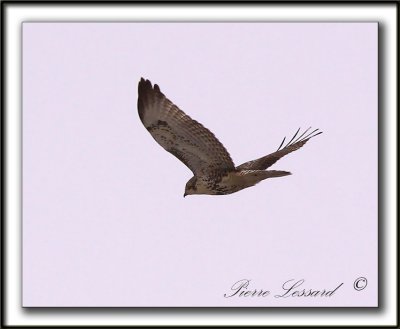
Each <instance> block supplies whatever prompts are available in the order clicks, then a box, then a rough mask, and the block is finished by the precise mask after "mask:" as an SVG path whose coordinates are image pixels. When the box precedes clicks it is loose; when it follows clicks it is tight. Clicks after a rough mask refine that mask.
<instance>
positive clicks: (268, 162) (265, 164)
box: [236, 128, 322, 170]
mask: <svg viewBox="0 0 400 329" xmlns="http://www.w3.org/2000/svg"><path fill="white" fill-rule="evenodd" d="M310 129H311V128H308V129H307V130H306V131H305V132H304V133H302V134H301V135H300V136H299V137H297V135H298V133H299V131H300V128H299V130H297V132H296V134H295V135H294V136H293V137H292V139H291V140H290V142H289V143H287V144H286V145H285V146H284V147H283V148H282V146H283V143H284V142H285V139H286V137H285V138H284V139H283V141H282V143H281V145H280V146H279V148H278V150H277V151H276V152H274V153H271V154H268V155H266V156H264V157H262V158H259V159H256V160H252V161H248V162H245V163H243V164H241V165H240V166H237V167H236V169H237V170H265V169H267V168H269V167H270V166H272V165H273V164H274V163H275V162H276V161H278V160H279V159H280V158H282V157H284V156H285V155H287V154H289V153H291V152H293V151H296V150H298V149H299V148H300V147H302V146H303V145H304V144H305V143H307V142H308V141H309V140H310V139H311V138H313V137H315V136H317V135H319V134H322V131H318V129H315V130H313V131H312V132H311V133H308V132H309V130H310ZM296 137H297V138H296Z"/></svg>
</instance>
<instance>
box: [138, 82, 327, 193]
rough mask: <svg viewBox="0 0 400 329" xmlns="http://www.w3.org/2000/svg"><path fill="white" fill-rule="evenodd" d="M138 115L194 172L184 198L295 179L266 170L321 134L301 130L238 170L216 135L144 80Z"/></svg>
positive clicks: (139, 93) (316, 131) (140, 83)
mask: <svg viewBox="0 0 400 329" xmlns="http://www.w3.org/2000/svg"><path fill="white" fill-rule="evenodd" d="M138 95H139V97H138V112H139V117H140V120H141V121H142V123H143V125H144V126H145V127H146V129H147V130H148V131H149V133H150V134H151V135H152V136H153V138H154V139H155V140H156V142H157V143H158V144H160V145H161V146H162V147H163V148H164V149H165V150H166V151H168V152H170V153H172V154H173V155H174V156H176V157H177V158H178V159H179V160H181V161H182V162H183V163H184V164H185V165H186V166H187V167H189V169H190V170H191V171H192V172H193V177H192V178H191V179H189V181H188V182H187V183H186V187H185V193H184V195H183V196H184V197H185V196H186V195H190V194H209V195H223V194H231V193H234V192H237V191H240V190H243V189H245V188H247V187H250V186H254V185H256V184H257V183H259V182H261V181H262V180H264V179H267V178H272V177H282V176H287V175H291V173H290V172H288V171H282V170H266V169H267V168H269V167H270V166H272V165H273V164H274V163H275V162H277V161H278V160H279V159H280V158H282V157H283V156H285V155H286V154H289V153H291V152H293V151H296V150H298V149H299V148H300V147H302V146H303V145H304V144H305V143H307V141H309V140H310V139H311V138H313V137H315V136H317V135H319V134H321V133H322V132H321V131H318V130H319V129H315V130H312V131H311V132H309V131H310V129H311V127H310V128H308V129H307V130H306V131H304V132H303V133H302V134H300V135H299V132H300V128H299V129H298V130H297V132H296V133H295V135H294V136H293V137H292V139H291V140H290V141H289V142H288V143H287V144H286V145H285V146H284V142H285V139H286V137H285V138H284V139H283V141H282V143H281V144H280V146H279V148H278V149H277V151H275V152H273V153H271V154H268V155H266V156H264V157H261V158H259V159H256V160H252V161H248V162H245V163H243V164H241V165H240V166H237V167H235V165H234V163H233V161H232V159H231V157H230V155H229V153H228V151H227V150H226V149H225V147H224V146H223V145H222V144H221V142H220V141H219V140H218V139H217V138H216V137H215V136H214V134H213V133H212V132H211V131H210V130H208V129H207V128H205V127H204V126H203V125H202V124H201V123H199V122H197V121H196V120H193V119H192V118H191V117H189V116H188V115H187V114H185V113H184V112H183V111H182V110H180V109H179V108H178V107H177V106H176V105H175V104H174V103H172V102H171V101H170V100H169V99H168V98H166V97H165V95H164V94H163V93H162V92H161V90H160V87H159V86H158V85H157V84H154V86H153V85H152V83H151V82H150V81H149V80H145V79H143V78H141V80H140V81H139V86H138Z"/></svg>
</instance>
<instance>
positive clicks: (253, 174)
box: [238, 170, 291, 186]
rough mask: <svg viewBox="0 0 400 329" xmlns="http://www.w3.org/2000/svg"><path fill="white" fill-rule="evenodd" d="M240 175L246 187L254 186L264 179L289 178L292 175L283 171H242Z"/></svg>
mask: <svg viewBox="0 0 400 329" xmlns="http://www.w3.org/2000/svg"><path fill="white" fill-rule="evenodd" d="M238 175H239V176H240V177H241V179H242V180H243V183H244V185H246V186H253V185H256V184H257V183H259V182H261V181H262V180H264V179H267V178H273V177H282V176H287V175H291V173H290V172H288V171H283V170H241V171H239V172H238Z"/></svg>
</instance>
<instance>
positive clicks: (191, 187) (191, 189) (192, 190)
mask: <svg viewBox="0 0 400 329" xmlns="http://www.w3.org/2000/svg"><path fill="white" fill-rule="evenodd" d="M196 184H197V178H196V176H193V177H192V178H191V179H189V180H188V182H187V183H186V186H185V193H184V194H183V197H185V196H187V195H190V194H198V193H197V186H196Z"/></svg>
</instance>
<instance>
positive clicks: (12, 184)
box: [3, 3, 397, 326]
mask: <svg viewBox="0 0 400 329" xmlns="http://www.w3.org/2000/svg"><path fill="white" fill-rule="evenodd" d="M210 8H211V6H209V5H201V6H199V5H190V6H189V5H179V6H178V5H157V6H156V5H135V4H126V5H125V4H124V5H121V4H119V5H115V6H110V5H99V4H96V5H90V6H87V5H73V4H70V5H54V4H51V5H43V4H41V5H21V4H16V5H15V4H7V5H6V6H5V7H4V10H5V11H6V13H5V14H6V30H5V33H6V34H5V37H6V38H5V55H6V60H7V62H6V67H5V73H6V81H5V86H6V98H5V100H6V102H5V110H6V122H5V123H6V127H7V129H6V157H5V160H6V168H7V170H8V172H7V179H6V183H7V186H6V191H5V192H6V196H7V200H6V205H7V207H6V213H5V215H6V216H5V220H6V222H5V224H6V225H5V234H6V241H5V243H6V262H5V265H6V266H5V272H4V273H5V278H6V282H7V283H6V285H5V293H6V295H5V314H3V316H5V319H6V321H7V322H6V323H5V324H7V325H14V326H16V325H19V326H26V325H41V326H42V325H50V326H55V325H236V326H237V325H247V326H249V325H271V326H272V325H274V326H276V325H289V326H290V325H293V326H297V325H305V326H312V325H324V324H325V325H331V326H332V325H348V326H349V325H365V326H373V325H376V326H383V325H394V324H395V323H396V308H397V305H396V296H395V293H396V291H397V285H396V277H397V273H396V268H397V263H396V260H397V250H396V232H397V222H396V182H397V177H396V168H397V167H396V159H397V156H396V155H397V154H396V151H397V145H396V143H397V142H396V122H397V104H396V90H397V86H396V72H397V67H396V58H397V53H396V49H397V45H396V37H397V36H396V6H395V5H394V4H383V3H382V4H379V5H376V4H375V5H370V4H359V5H348V4H344V5H339V4H335V5H331V4H324V5H310V4H307V5H301V4H299V5H276V4H273V5H271V4H257V5H254V4H253V5H249V6H243V5H232V4H230V5H213V6H212V9H210ZM61 20H62V21H78V20H79V21H213V20H214V21H254V20H258V21H378V22H379V24H380V26H383V27H384V38H383V39H384V40H383V42H382V39H381V40H380V46H381V47H383V51H381V52H380V54H383V58H380V60H381V61H383V62H384V63H385V64H384V65H382V67H383V70H384V75H383V76H384V77H385V88H384V89H383V90H382V89H381V90H380V91H381V94H380V97H382V98H384V99H385V102H381V104H384V105H385V108H380V109H379V110H380V111H387V112H386V113H387V115H385V116H384V117H381V118H383V120H384V121H385V123H384V126H385V128H386V129H385V131H384V132H383V134H384V137H385V140H386V141H387V144H386V145H385V151H386V152H385V159H384V161H382V163H384V168H381V172H385V177H384V178H385V179H386V181H385V187H386V197H385V199H384V200H382V201H383V202H382V203H383V204H382V205H381V206H382V207H384V208H385V210H386V211H385V212H384V213H385V214H386V217H387V218H380V219H379V220H381V221H382V220H384V221H386V223H387V225H386V224H385V226H384V229H385V232H381V233H383V234H381V235H380V236H385V239H384V241H383V244H384V250H385V253H386V255H385V268H384V269H383V271H382V274H383V275H381V277H380V280H381V281H382V282H385V284H382V286H383V287H384V288H385V291H384V293H382V295H381V296H383V297H384V299H383V300H381V304H383V305H384V306H385V307H384V310H383V311H381V312H376V311H374V310H373V309H370V312H365V310H364V311H362V310H357V309H347V310H344V311H340V312H339V310H336V311H335V310H332V309H330V310H320V309H315V310H305V309H303V310H301V309H285V310H273V309H265V310H263V311H262V312H254V311H249V312H241V311H240V310H234V309H232V310H230V311H229V310H220V311H221V312H218V311H217V310H213V311H212V312H210V311H209V312H206V311H204V312H201V311H199V312H196V311H193V310H190V309H187V311H182V312H180V313H178V312H173V310H171V309H165V310H163V311H155V312H153V313H150V312H148V311H147V312H143V310H140V309H137V310H132V309H126V310H118V311H117V310H112V309H111V310H110V311H108V310H104V309H102V310H101V309H99V310H97V311H91V310H87V311H88V312H84V311H82V310H80V311H79V312H78V311H76V312H74V311H67V312H63V310H58V311H56V310H48V311H44V310H41V311H40V312H35V310H30V311H29V312H27V311H26V310H23V309H22V308H21V261H20V256H21V233H20V232H21V196H20V193H21V191H20V186H21V118H22V117H21V23H22V22H23V21H61ZM380 36H381V35H380ZM125 311H126V312H125ZM289 315H290V316H289Z"/></svg>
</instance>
